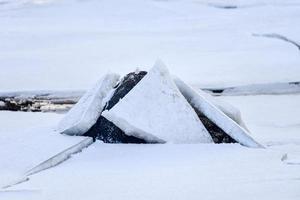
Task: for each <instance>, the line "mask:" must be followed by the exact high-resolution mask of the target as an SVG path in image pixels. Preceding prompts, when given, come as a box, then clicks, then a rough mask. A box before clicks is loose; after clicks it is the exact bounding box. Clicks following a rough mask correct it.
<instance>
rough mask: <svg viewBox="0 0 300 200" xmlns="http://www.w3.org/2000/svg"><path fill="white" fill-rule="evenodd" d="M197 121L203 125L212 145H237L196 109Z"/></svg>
mask: <svg viewBox="0 0 300 200" xmlns="http://www.w3.org/2000/svg"><path fill="white" fill-rule="evenodd" d="M194 110H195V112H196V113H197V115H198V117H199V119H200V120H201V122H202V123H203V125H204V127H205V128H206V130H207V131H208V132H209V134H210V136H211V137H212V139H213V141H214V143H217V144H220V143H237V141H235V140H234V139H233V138H232V137H230V136H229V135H228V134H227V133H225V132H224V131H223V130H222V129H221V128H220V127H218V126H217V125H216V124H215V123H214V122H212V121H211V120H210V119H208V118H207V117H206V116H205V115H204V114H203V113H202V112H200V111H199V110H198V109H195V108H194Z"/></svg>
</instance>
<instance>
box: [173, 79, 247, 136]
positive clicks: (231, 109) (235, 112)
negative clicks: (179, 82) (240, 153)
mask: <svg viewBox="0 0 300 200" xmlns="http://www.w3.org/2000/svg"><path fill="white" fill-rule="evenodd" d="M175 82H176V80H175ZM195 90H197V93H199V94H200V95H201V96H203V97H205V99H206V100H207V101H209V102H210V103H212V104H213V105H214V106H216V107H217V108H219V109H220V110H221V111H222V112H223V113H224V114H225V115H227V116H228V117H229V118H231V119H232V120H233V121H235V122H236V123H238V124H239V125H240V126H242V127H243V128H244V129H246V130H247V131H248V129H247V127H246V124H245V123H244V121H243V119H242V115H241V112H240V110H239V109H238V108H236V107H235V106H233V105H231V104H230V103H228V102H226V101H222V100H220V99H216V98H214V97H212V96H211V95H210V94H208V93H206V92H204V91H203V90H201V89H199V88H198V89H196V88H195Z"/></svg>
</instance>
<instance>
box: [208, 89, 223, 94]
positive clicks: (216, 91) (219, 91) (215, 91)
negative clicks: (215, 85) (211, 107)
mask: <svg viewBox="0 0 300 200" xmlns="http://www.w3.org/2000/svg"><path fill="white" fill-rule="evenodd" d="M210 91H211V92H212V93H214V94H222V93H223V92H224V89H211V90H210Z"/></svg>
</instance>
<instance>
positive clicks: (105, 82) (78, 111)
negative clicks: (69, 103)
mask: <svg viewBox="0 0 300 200" xmlns="http://www.w3.org/2000/svg"><path fill="white" fill-rule="evenodd" d="M118 81H119V75H117V74H107V75H105V76H104V77H102V78H101V79H100V80H99V81H98V82H97V84H96V85H95V86H94V87H93V88H92V89H90V90H89V91H87V92H86V93H85V94H84V95H83V97H81V99H80V100H79V101H78V103H77V104H76V105H75V106H74V107H73V108H72V109H71V110H70V111H69V112H68V113H67V114H66V116H65V117H64V118H63V119H62V120H61V121H60V123H59V125H58V131H59V132H60V133H63V134H67V135H83V134H84V133H85V132H87V131H88V130H89V129H90V128H91V127H92V126H93V125H94V124H95V123H96V121H97V119H98V117H99V116H100V114H101V112H102V110H103V107H104V106H105V100H106V97H107V95H109V93H110V91H112V90H113V87H114V86H115V85H116V84H117V82H118Z"/></svg>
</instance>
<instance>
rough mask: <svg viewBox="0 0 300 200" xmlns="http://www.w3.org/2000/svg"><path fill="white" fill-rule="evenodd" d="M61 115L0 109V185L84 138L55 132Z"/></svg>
mask: <svg viewBox="0 0 300 200" xmlns="http://www.w3.org/2000/svg"><path fill="white" fill-rule="evenodd" d="M61 117H62V115H58V114H44V113H24V112H6V111H1V112H0V124H1V126H0V158H1V159H0V177H1V178H0V187H2V186H3V185H5V184H7V183H9V182H11V181H14V180H15V179H16V178H19V176H22V175H23V174H24V173H25V172H26V171H27V170H29V169H31V168H33V167H35V166H36V165H37V164H39V163H41V162H42V161H45V160H46V159H48V158H50V157H51V156H53V155H55V154H57V153H59V152H61V151H62V150H64V149H66V148H68V147H70V146H72V145H74V144H76V143H78V142H79V141H80V140H82V138H81V137H70V136H64V135H61V134H59V133H58V132H55V131H54V127H55V124H57V123H58V121H59V120H60V119H61ZM0 197H1V194H0Z"/></svg>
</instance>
